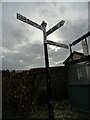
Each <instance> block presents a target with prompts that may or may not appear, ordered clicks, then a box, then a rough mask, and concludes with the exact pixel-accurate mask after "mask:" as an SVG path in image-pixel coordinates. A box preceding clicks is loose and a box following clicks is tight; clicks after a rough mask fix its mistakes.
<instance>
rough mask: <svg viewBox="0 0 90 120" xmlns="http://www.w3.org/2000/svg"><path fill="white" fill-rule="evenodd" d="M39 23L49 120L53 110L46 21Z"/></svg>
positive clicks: (52, 116) (52, 117) (51, 117)
mask: <svg viewBox="0 0 90 120" xmlns="http://www.w3.org/2000/svg"><path fill="white" fill-rule="evenodd" d="M41 25H42V26H43V39H44V52H45V65H46V79H47V99H48V101H47V102H48V114H49V120H54V112H53V105H52V89H51V81H50V68H49V60H48V49H47V35H46V25H47V23H46V22H44V21H43V22H42V24H41Z"/></svg>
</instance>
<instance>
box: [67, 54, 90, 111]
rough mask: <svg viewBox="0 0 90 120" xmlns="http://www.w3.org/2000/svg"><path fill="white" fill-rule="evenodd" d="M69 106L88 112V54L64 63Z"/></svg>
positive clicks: (89, 102)
mask: <svg viewBox="0 0 90 120" xmlns="http://www.w3.org/2000/svg"><path fill="white" fill-rule="evenodd" d="M65 65H66V67H67V73H68V95H69V100H70V104H71V107H74V108H76V109H78V110H80V111H86V112H90V56H88V57H87V58H84V59H83V58H82V59H79V60H73V61H69V62H68V61H67V62H66V63H65Z"/></svg>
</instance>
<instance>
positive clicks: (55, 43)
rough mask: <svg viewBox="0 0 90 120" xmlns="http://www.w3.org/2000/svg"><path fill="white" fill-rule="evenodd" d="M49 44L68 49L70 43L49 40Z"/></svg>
mask: <svg viewBox="0 0 90 120" xmlns="http://www.w3.org/2000/svg"><path fill="white" fill-rule="evenodd" d="M47 44H49V45H54V46H57V47H62V48H66V49H68V45H66V44H62V43H58V42H53V41H51V40H47Z"/></svg>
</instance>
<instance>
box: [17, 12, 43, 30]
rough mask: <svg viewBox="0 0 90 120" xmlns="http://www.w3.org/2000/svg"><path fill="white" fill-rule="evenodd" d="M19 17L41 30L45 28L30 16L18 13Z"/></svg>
mask: <svg viewBox="0 0 90 120" xmlns="http://www.w3.org/2000/svg"><path fill="white" fill-rule="evenodd" d="M17 19H18V20H21V21H23V22H25V23H27V24H29V25H32V26H33V27H36V28H38V29H40V30H43V27H42V26H41V25H39V24H37V23H35V22H34V21H32V20H29V19H28V18H26V17H25V16H22V15H21V14H19V13H17Z"/></svg>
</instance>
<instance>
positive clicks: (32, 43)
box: [2, 2, 88, 69]
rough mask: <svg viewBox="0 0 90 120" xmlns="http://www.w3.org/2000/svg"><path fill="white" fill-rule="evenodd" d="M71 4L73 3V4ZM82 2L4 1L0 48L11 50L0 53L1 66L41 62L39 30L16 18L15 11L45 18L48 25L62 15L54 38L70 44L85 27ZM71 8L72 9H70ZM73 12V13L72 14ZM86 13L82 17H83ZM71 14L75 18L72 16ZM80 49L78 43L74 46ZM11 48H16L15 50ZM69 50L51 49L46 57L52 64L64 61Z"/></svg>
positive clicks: (41, 46) (42, 53)
mask: <svg viewBox="0 0 90 120" xmlns="http://www.w3.org/2000/svg"><path fill="white" fill-rule="evenodd" d="M73 6H74V7H73ZM86 6H87V5H86V4H84V3H82V4H81V3H75V4H74V3H54V2H53V3H48V2H47V3H43V2H40V3H36V2H35V3H34V2H32V3H23V2H22V3H4V4H3V16H2V17H3V18H2V19H3V23H2V25H3V29H2V30H3V31H2V32H3V48H6V49H7V50H10V51H11V52H10V53H8V52H6V53H3V55H4V57H3V69H5V68H9V69H24V68H25V69H27V68H29V66H31V67H39V66H44V49H43V45H42V43H41V39H43V38H42V37H40V36H41V33H39V32H38V30H36V31H35V29H34V28H32V27H30V29H29V27H28V26H27V25H26V24H24V23H22V22H21V21H18V20H17V19H16V13H17V12H19V13H21V14H22V15H25V16H26V17H28V18H30V19H31V20H34V21H36V22H37V23H39V24H40V23H41V22H42V20H45V21H46V22H47V23H48V25H47V29H49V28H51V27H52V26H53V25H55V24H56V23H57V22H59V21H60V20H61V19H65V20H66V23H65V25H64V26H63V27H62V28H60V29H59V30H57V32H55V33H54V34H55V39H57V38H58V39H59V38H60V39H61V38H62V42H63V43H66V44H69V43H71V42H72V41H73V40H75V39H77V38H78V37H79V36H81V35H83V34H84V33H85V32H86V31H87V29H88V28H87V26H88V25H87V24H88V23H87V17H86V16H87V15H86V14H87V9H86ZM73 12H74V13H73ZM73 14H74V15H73ZM83 16H85V18H83ZM72 17H74V18H75V20H74V19H73V18H72ZM77 49H78V50H80V49H81V48H80V47H77ZM14 51H17V53H15V52H14ZM68 54H69V51H68V50H64V49H60V50H57V51H55V50H51V49H50V48H49V58H51V60H52V64H55V63H59V61H63V60H64V59H66V57H67V56H68Z"/></svg>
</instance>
